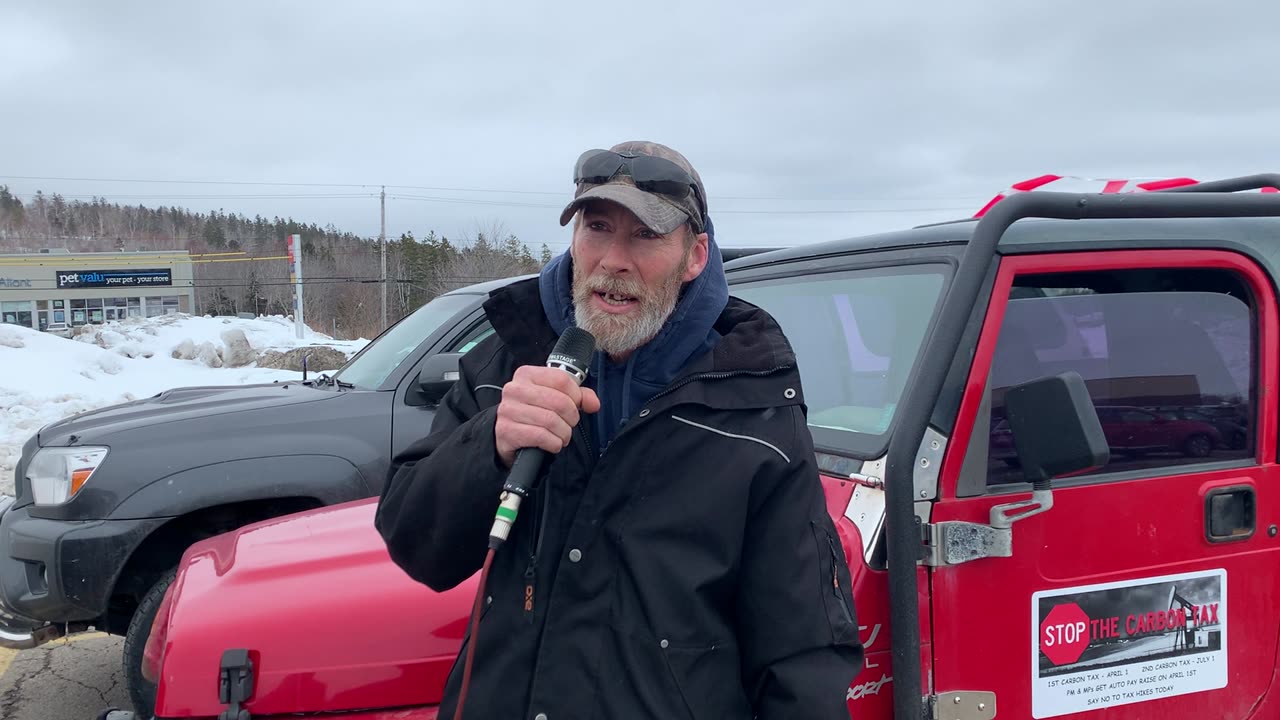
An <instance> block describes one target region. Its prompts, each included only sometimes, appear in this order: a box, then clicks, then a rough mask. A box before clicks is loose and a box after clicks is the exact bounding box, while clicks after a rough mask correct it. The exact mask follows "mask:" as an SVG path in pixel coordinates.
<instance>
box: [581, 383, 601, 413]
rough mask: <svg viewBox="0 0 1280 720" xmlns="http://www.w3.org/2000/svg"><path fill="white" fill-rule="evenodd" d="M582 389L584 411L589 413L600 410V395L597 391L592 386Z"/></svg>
mask: <svg viewBox="0 0 1280 720" xmlns="http://www.w3.org/2000/svg"><path fill="white" fill-rule="evenodd" d="M581 390H582V412H585V413H587V414H591V413H597V412H600V397H599V396H598V395H596V391H595V390H592V389H591V388H581Z"/></svg>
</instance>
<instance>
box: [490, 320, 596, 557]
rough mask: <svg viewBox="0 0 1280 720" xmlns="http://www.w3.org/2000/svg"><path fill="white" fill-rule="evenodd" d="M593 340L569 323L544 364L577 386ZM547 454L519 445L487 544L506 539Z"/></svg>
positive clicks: (494, 545)
mask: <svg viewBox="0 0 1280 720" xmlns="http://www.w3.org/2000/svg"><path fill="white" fill-rule="evenodd" d="M595 349H596V339H595V337H594V336H592V335H591V333H589V332H587V331H586V330H583V329H581V328H578V327H573V326H570V327H568V328H566V329H565V331H564V333H563V334H562V335H560V339H559V340H558V341H557V342H556V346H555V348H553V349H552V350H551V355H549V356H548V357H547V367H553V368H558V369H560V370H563V371H565V372H567V373H569V375H570V376H571V377H572V378H573V380H574V382H575V383H577V384H578V385H579V386H581V385H582V383H583V382H585V381H586V379H587V367H588V366H590V364H591V354H592V353H594V352H595ZM550 457H551V453H549V452H547V451H546V450H543V449H542V448H537V447H531V448H521V449H519V450H517V451H516V458H515V461H514V462H512V463H511V472H510V473H508V475H507V481H506V483H505V484H503V486H502V495H501V496H500V498H501V503H500V504H499V505H498V511H497V514H496V515H495V517H494V519H493V529H492V530H490V531H489V547H490V548H497V547H498V546H499V545H501V544H502V543H504V542H506V540H507V536H508V535H510V533H511V526H512V525H514V524H515V522H516V514H517V512H518V511H519V509H520V501H521V500H523V499H525V498H527V497H529V493H530V492H531V491H532V490H533V488H534V487H535V486H536V485H537V483H538V477H539V476H540V475H541V474H542V466H543V465H544V464H545V463H546V462H547V460H549V459H550Z"/></svg>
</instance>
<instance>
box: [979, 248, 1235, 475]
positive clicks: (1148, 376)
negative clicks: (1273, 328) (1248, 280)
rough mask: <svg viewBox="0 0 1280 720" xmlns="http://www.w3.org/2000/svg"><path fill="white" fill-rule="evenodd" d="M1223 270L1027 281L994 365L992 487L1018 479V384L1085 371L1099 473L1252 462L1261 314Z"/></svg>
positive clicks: (1013, 301)
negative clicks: (1096, 428)
mask: <svg viewBox="0 0 1280 720" xmlns="http://www.w3.org/2000/svg"><path fill="white" fill-rule="evenodd" d="M1249 298H1250V294H1249V293H1248V292H1247V288H1246V286H1245V284H1244V283H1243V282H1242V281H1240V280H1239V279H1238V278H1237V277H1236V276H1234V275H1233V274H1231V273H1229V272H1225V271H1218V270H1207V269H1206V270H1194V271H1186V270H1178V271H1169V270H1132V271H1116V272H1107V273H1094V274H1090V275H1087V276H1085V275H1080V276H1070V275H1059V276H1039V277H1037V278H1029V279H1019V280H1018V281H1017V283H1016V286H1015V287H1014V288H1013V293H1012V295H1011V297H1010V300H1009V303H1008V307H1007V309H1006V310H1005V316H1004V321H1003V324H1002V325H1001V329H1000V337H999V339H998V340H997V343H996V353H995V357H994V359H993V361H992V367H991V382H990V384H989V385H990V388H991V390H990V393H991V418H990V426H989V427H990V439H989V445H988V465H987V482H988V484H1003V483H1018V482H1022V476H1021V475H1020V474H1019V471H1018V469H1017V468H1018V454H1017V451H1016V449H1015V447H1014V444H1013V439H1012V437H1011V435H1010V433H1009V429H1008V424H1007V423H1005V422H1004V402H1003V393H1004V391H1005V390H1006V389H1007V388H1009V387H1010V386H1011V385H1015V384H1017V383H1021V382H1026V381H1028V380H1034V379H1036V378H1039V377H1044V376H1047V375H1052V374H1056V373H1060V372H1064V371H1068V370H1074V371H1076V372H1078V373H1080V375H1081V376H1082V377H1083V378H1084V380H1085V382H1086V384H1087V386H1088V388H1089V395H1090V397H1091V398H1092V400H1093V403H1094V407H1095V409H1096V410H1097V412H1098V419H1099V420H1100V421H1101V423H1102V428H1103V432H1104V434H1105V436H1106V438H1107V444H1108V445H1109V446H1110V448H1111V461H1110V463H1109V464H1108V465H1107V466H1106V467H1104V468H1101V469H1099V470H1097V471H1095V474H1096V473H1100V472H1103V473H1114V472H1122V471H1132V470H1152V469H1154V470H1156V471H1157V472H1159V471H1160V470H1161V469H1164V468H1176V467H1179V466H1184V465H1187V464H1191V463H1203V462H1210V461H1224V460H1246V459H1248V458H1249V457H1250V456H1251V455H1252V449H1253V444H1254V439H1255V438H1254V432H1255V428H1254V417H1253V410H1252V408H1253V407H1254V382H1255V380H1254V357H1255V347H1254V336H1255V335H1254V313H1253V311H1252V308H1251V307H1250V300H1249Z"/></svg>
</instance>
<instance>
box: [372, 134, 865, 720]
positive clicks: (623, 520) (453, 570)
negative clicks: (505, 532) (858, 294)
mask: <svg viewBox="0 0 1280 720" xmlns="http://www.w3.org/2000/svg"><path fill="white" fill-rule="evenodd" d="M574 183H575V188H576V189H575V193H574V197H573V199H572V200H571V201H570V202H569V204H568V205H567V206H566V207H565V209H564V211H563V212H562V214H561V216H560V224H561V225H562V226H563V225H567V224H569V223H570V222H572V223H573V239H572V242H571V245H570V248H569V250H568V251H567V252H566V253H564V254H562V255H560V256H559V257H557V258H555V259H554V260H552V261H551V262H550V263H548V264H547V266H546V267H545V268H544V269H543V270H542V272H541V274H540V276H539V277H538V278H535V279H530V280H526V281H521V282H517V283H513V284H511V285H509V286H507V287H505V288H503V289H501V290H498V291H496V292H494V293H493V294H492V296H491V297H490V298H489V299H488V300H487V301H486V303H485V312H486V315H487V317H488V319H489V321H490V322H491V324H492V325H493V327H494V330H495V332H494V334H493V335H491V336H490V337H489V338H487V339H486V340H484V341H483V342H481V343H480V344H478V345H477V346H476V347H475V348H474V349H472V350H471V351H470V352H469V353H467V354H466V355H465V356H463V359H462V362H461V379H460V380H459V381H458V382H457V383H456V384H455V385H454V387H453V388H452V389H451V390H450V391H449V393H448V394H447V395H446V396H445V398H444V399H443V400H442V402H441V404H440V407H439V409H438V411H437V414H436V417H435V421H434V424H433V426H432V430H431V433H430V434H429V435H428V436H427V437H426V438H424V439H422V440H421V441H419V442H418V443H416V444H415V445H413V446H412V447H410V448H409V449H407V450H406V451H405V452H404V453H402V454H401V455H399V456H397V457H396V458H394V461H393V465H392V469H391V473H390V476H389V478H388V482H387V484H386V486H385V488H384V490H383V493H382V497H381V499H380V502H379V506H378V513H377V517H376V525H377V528H378V531H379V532H380V533H381V534H382V536H383V538H384V539H385V541H386V544H387V548H388V551H389V553H390V555H391V558H392V559H393V560H394V561H395V562H396V563H397V564H398V565H399V566H400V567H401V568H403V569H404V571H405V572H406V573H407V574H408V575H409V576H410V577H412V578H414V579H415V580H417V581H418V582H421V583H424V584H426V585H427V586H429V587H431V588H432V589H434V590H437V591H444V590H448V589H450V588H454V587H456V586H458V585H459V584H461V583H462V582H464V581H465V580H467V579H468V578H469V577H471V576H472V575H474V574H475V573H476V572H477V571H478V570H480V568H481V566H482V564H483V562H484V559H485V555H486V551H487V549H488V546H487V542H488V534H489V529H490V527H491V526H492V524H493V519H494V515H495V512H496V510H497V506H498V502H499V496H500V494H501V492H502V486H503V482H504V480H505V478H506V474H507V471H508V470H510V468H511V465H512V462H513V461H514V458H515V454H516V452H517V451H518V450H519V449H521V448H527V447H538V448H542V449H544V450H546V451H548V452H550V453H552V454H553V455H552V458H553V459H552V461H550V462H549V463H547V465H546V467H545V468H544V470H543V473H542V476H541V478H540V481H539V482H538V484H537V485H536V487H535V489H534V491H533V493H532V494H531V495H530V497H529V498H528V499H527V500H526V501H525V504H524V505H523V506H522V510H521V512H520V513H519V515H518V517H517V519H516V522H515V524H514V526H513V527H512V528H511V533H510V536H509V537H508V539H507V542H506V544H504V545H503V546H502V547H500V548H499V550H498V552H497V554H496V556H495V558H494V560H493V563H492V566H491V567H490V570H489V576H488V580H487V585H486V588H485V590H486V592H485V595H486V597H485V598H484V605H483V606H482V610H481V614H480V619H479V625H480V629H481V630H482V631H483V632H480V633H479V635H478V636H477V637H478V644H477V647H476V648H475V660H474V667H473V671H472V675H471V676H470V686H469V689H468V692H467V695H466V705H465V717H466V719H471V718H475V719H480V718H531V719H532V720H568V719H570V718H623V719H625V718H690V719H692V720H706V719H710V718H716V719H717V720H719V719H721V718H723V719H738V718H740V719H741V720H749V719H752V718H758V719H760V720H778V719H781V718H812V719H815V720H836V719H837V718H848V710H847V706H846V690H847V688H848V687H849V685H850V683H851V682H852V681H853V679H854V677H855V676H856V675H857V673H858V671H859V670H860V669H861V666H862V657H863V648H862V645H861V644H860V643H859V641H858V635H857V620H856V613H855V612H854V608H853V598H852V596H851V594H850V581H849V572H848V567H847V565H846V564H845V563H846V561H845V557H844V554H843V551H842V549H841V547H842V546H841V544H840V541H839V539H838V537H837V535H836V532H835V528H834V525H833V523H832V521H831V517H830V515H828V513H827V509H826V503H825V500H824V497H823V492H822V487H821V484H820V482H819V480H818V472H817V467H816V465H815V458H814V450H813V441H812V438H811V437H810V434H809V429H808V425H807V424H806V409H805V405H804V393H803V389H802V387H801V383H800V374H799V371H798V370H797V368H796V360H795V355H794V353H793V352H792V349H791V346H790V344H789V343H788V342H787V339H786V336H785V335H784V334H783V332H782V330H781V328H780V327H779V326H778V324H777V323H776V322H775V321H774V319H773V318H772V317H770V316H769V314H768V313H766V312H764V311H763V310H761V309H760V308H757V307H755V306H753V305H750V304H749V303H746V302H744V301H742V300H740V299H737V298H733V297H730V296H729V292H728V284H727V282H726V280H725V276H724V270H723V268H722V266H721V258H720V250H719V248H718V247H717V246H716V242H715V233H714V229H713V227H712V224H711V218H710V216H709V214H708V212H707V195H706V190H705V188H704V187H703V184H702V180H701V178H700V177H699V176H698V173H697V171H696V170H694V168H693V166H692V165H691V164H690V163H689V162H688V160H687V159H685V157H684V156H683V155H681V154H680V153H678V152H676V151H674V150H672V149H671V148H669V147H666V146H664V145H660V144H657V143H652V142H629V143H622V144H620V145H616V146H614V147H613V148H611V149H609V150H590V151H587V152H586V153H583V155H582V156H581V157H580V158H579V159H578V162H577V163H576V165H575V167H574ZM575 325H576V326H578V327H580V328H582V329H584V330H587V331H588V332H590V333H591V334H592V335H594V336H595V338H596V342H597V352H596V354H595V356H594V358H593V360H592V365H591V368H590V373H589V375H588V379H587V382H586V384H585V385H583V386H582V387H579V386H578V385H576V384H575V383H574V382H572V380H571V379H570V378H569V376H568V375H567V374H566V373H565V372H563V371H562V370H559V369H554V368H548V367H546V366H545V365H546V359H547V355H548V354H549V353H550V351H551V349H552V347H553V346H554V345H555V342H556V340H557V338H558V337H559V335H560V334H561V333H562V332H564V330H565V329H566V328H568V327H570V326H575ZM472 629H473V628H471V627H470V626H468V628H467V632H466V635H465V637H464V639H463V643H462V647H461V648H460V652H459V655H458V661H457V662H455V664H454V667H453V670H452V671H451V673H450V674H449V677H448V678H447V680H446V682H445V686H444V691H443V699H442V701H441V707H440V717H441V718H442V719H448V718H452V717H453V715H454V710H455V708H456V706H457V703H458V696H459V691H460V687H461V681H462V676H463V667H462V666H463V663H462V661H463V659H464V658H465V656H466V653H467V652H468V649H469V648H468V645H469V643H470V639H471V636H472Z"/></svg>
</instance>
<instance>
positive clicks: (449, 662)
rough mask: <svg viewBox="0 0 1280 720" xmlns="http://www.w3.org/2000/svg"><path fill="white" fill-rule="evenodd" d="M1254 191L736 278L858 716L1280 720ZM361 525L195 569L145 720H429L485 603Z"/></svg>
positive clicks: (1108, 201)
mask: <svg viewBox="0 0 1280 720" xmlns="http://www.w3.org/2000/svg"><path fill="white" fill-rule="evenodd" d="M1274 187H1280V176H1276V175H1266V176H1255V177H1249V178H1239V179H1235V180H1224V181H1219V182H1209V183H1198V184H1192V185H1183V186H1181V187H1174V188H1170V189H1161V190H1159V191H1157V192H1146V193H1140V194H1104V193H1088V194H1077V193H1056V192H1027V193H1018V194H1014V195H1011V196H1010V197H1007V198H1004V199H1002V200H1001V201H1000V202H998V203H996V204H995V205H993V206H991V207H989V208H984V211H983V212H982V213H981V217H980V218H977V219H969V220H963V221H958V222H953V223H944V224H938V225H932V226H925V227H917V228H913V229H909V230H904V231H901V232H893V233H886V234H880V235H874V236H871V237H863V238H858V239H854V240H845V241H839V242H831V243H824V244H816V245H805V246H802V247H797V248H793V249H788V250H782V251H777V252H773V253H767V254H763V255H757V256H752V257H749V258H745V259H741V260H738V261H735V262H733V263H731V264H730V265H729V266H728V268H727V272H728V275H729V277H730V282H731V286H732V288H733V290H732V292H733V293H734V294H736V295H738V296H740V297H743V298H744V299H747V300H748V301H751V302H754V303H756V304H758V305H760V306H762V307H764V308H765V309H767V310H768V311H770V312H771V313H772V314H774V316H776V317H777V318H778V319H779V321H780V322H781V323H782V325H783V327H784V329H785V330H786V332H787V333H788V335H789V337H790V338H791V339H792V341H793V343H794V345H795V348H796V353H797V355H798V358H799V362H800V364H801V368H802V372H803V373H804V379H805V385H806V387H807V388H809V393H808V395H809V397H810V398H811V404H810V406H809V420H810V424H811V427H812V431H813V434H814V438H815V441H816V444H817V448H818V452H819V460H820V466H821V468H822V469H823V472H824V476H823V478H822V481H823V483H824V485H825V488H826V491H827V498H828V507H829V509H830V512H831V514H832V516H833V518H835V519H836V521H837V526H838V528H839V531H840V533H841V539H842V541H843V543H844V550H845V553H846V555H847V557H848V559H849V563H850V570H851V574H852V578H853V594H854V597H855V599H856V611H857V618H858V621H859V623H860V626H861V631H862V640H863V642H864V643H865V645H866V649H867V654H866V665H865V669H864V670H863V671H862V673H861V674H860V675H859V676H858V677H856V678H854V679H853V680H852V682H851V684H850V686H849V688H848V690H847V702H848V707H849V711H850V716H851V717H854V718H858V719H859V720H867V719H870V718H889V717H893V718H896V719H898V720H906V719H908V718H909V719H910V720H919V719H920V718H935V719H942V718H949V719H953V720H960V719H962V718H963V719H966V720H968V719H974V718H992V717H997V716H998V717H1001V718H1049V717H1081V718H1126V719H1127V718H1153V717H1170V718H1174V717H1177V718H1183V717H1194V718H1201V717H1205V718H1207V717H1214V718H1227V717H1229V718H1274V717H1280V689H1276V690H1275V692H1272V690H1273V679H1274V677H1275V675H1276V673H1277V667H1278V658H1277V650H1278V640H1280V619H1278V615H1277V613H1276V611H1275V604H1276V601H1277V598H1280V537H1277V533H1278V530H1277V528H1278V525H1277V524H1278V523H1280V467H1277V458H1276V446H1277V433H1278V432H1280V426H1278V423H1277V419H1278V418H1280V395H1277V393H1276V392H1275V388H1276V387H1277V386H1278V385H1280V324H1278V322H1280V321H1278V319H1277V318H1278V316H1277V300H1276V296H1277V279H1278V278H1280V265H1278V263H1280V195H1275V194H1270V193H1268V194H1260V193H1249V192H1241V191H1244V190H1250V189H1259V188H1274ZM1110 408H1118V409H1119V411H1118V412H1117V413H1114V414H1113V413H1111V410H1109V409H1110ZM1099 409H1101V410H1102V414H1104V415H1108V416H1109V417H1111V416H1112V415H1114V417H1111V419H1110V420H1108V421H1107V422H1106V423H1103V422H1101V421H1100V420H1099ZM1157 424H1158V425H1159V426H1160V427H1161V428H1162V429H1157V430H1152V429H1151V428H1150V427H1147V426H1155V425H1157ZM1139 426H1142V427H1139ZM1219 428H1230V429H1231V432H1232V433H1233V434H1232V435H1231V437H1230V438H1229V439H1227V440H1224V437H1225V434H1224V432H1223V431H1222V430H1221V429H1219ZM1197 433H1202V434H1204V435H1206V436H1207V437H1209V438H1210V440H1211V442H1210V443H1209V444H1208V447H1206V446H1205V444H1204V443H1203V442H1201V441H1199V440H1195V441H1194V442H1193V438H1195V437H1197ZM1126 438H1128V439H1133V438H1138V439H1136V440H1132V442H1130V440H1126ZM1108 446H1110V448H1109V447H1108ZM496 502H497V498H495V504H496ZM373 514H374V501H372V500H369V501H362V502H356V503H351V504H348V505H345V506H337V507H329V508H324V509H320V510H315V511H312V512H308V513H303V514H299V515H294V516H291V517H289V518H284V519H276V520H270V521H267V522H263V523H259V524H257V525H254V526H250V527H246V528H244V529H241V530H237V531H235V532H232V533H229V534H226V535H222V536H219V537H216V538H212V539H210V540H207V541H204V542H202V543H199V544H197V545H195V546H193V547H192V548H191V549H190V550H189V551H188V552H187V553H186V555H185V557H184V559H183V561H182V564H181V565H180V567H179V572H178V575H177V579H176V580H175V581H174V583H173V585H172V587H171V588H170V591H169V594H168V596H167V597H166V599H165V601H164V604H163V607H162V608H161V610H160V612H159V615H158V618H157V621H156V627H155V631H154V632H153V634H152V636H151V637H152V645H151V646H150V648H149V652H148V654H147V667H146V672H147V673H149V674H150V675H151V676H152V677H156V678H158V696H157V699H156V702H157V705H156V707H157V716H158V717H161V718H216V717H225V718H244V717H249V715H250V714H251V715H252V717H253V718H255V719H258V720H261V719H264V718H285V717H296V716H297V715H299V714H301V715H304V716H309V717H333V718H347V719H349V720H356V719H357V718H358V719H360V720H374V719H378V720H390V718H422V719H425V718H434V717H435V711H434V709H433V705H434V704H435V703H436V702H437V701H438V700H439V698H440V694H441V689H442V687H443V686H444V682H445V678H446V677H447V675H448V673H449V672H450V671H451V668H452V667H453V664H454V659H455V656H456V653H457V651H458V649H459V647H460V646H461V644H462V642H463V638H464V634H465V631H466V625H467V619H468V616H469V609H470V607H471V605H472V602H473V596H472V593H473V592H474V591H475V578H473V579H472V580H471V581H469V582H468V583H465V584H463V585H462V586H460V587H458V588H456V589H454V590H452V591H449V592H446V593H434V592H432V591H430V590H428V589H427V588H425V587H423V586H421V585H418V584H416V583H415V582H413V581H411V580H409V579H408V578H407V577H406V576H405V575H404V573H402V572H401V571H400V570H399V569H398V568H397V567H396V566H395V565H393V564H392V563H391V561H390V560H389V558H388V556H387V553H386V550H385V548H384V547H383V544H382V542H381V540H380V538H379V536H378V534H377V533H376V532H375V530H374V528H373ZM814 582H819V578H814ZM475 661H476V662H477V663H483V662H485V658H484V657H477V658H476V660H475ZM673 679H674V681H675V683H676V686H679V683H680V678H679V677H678V676H673ZM690 717H692V714H691V715H690ZM550 720H555V719H554V718H551V719H550ZM696 720H710V719H707V718H697V719H696Z"/></svg>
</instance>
